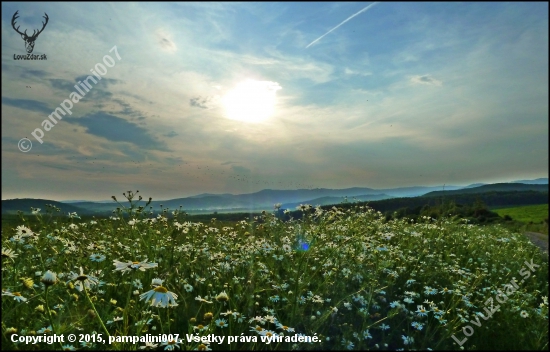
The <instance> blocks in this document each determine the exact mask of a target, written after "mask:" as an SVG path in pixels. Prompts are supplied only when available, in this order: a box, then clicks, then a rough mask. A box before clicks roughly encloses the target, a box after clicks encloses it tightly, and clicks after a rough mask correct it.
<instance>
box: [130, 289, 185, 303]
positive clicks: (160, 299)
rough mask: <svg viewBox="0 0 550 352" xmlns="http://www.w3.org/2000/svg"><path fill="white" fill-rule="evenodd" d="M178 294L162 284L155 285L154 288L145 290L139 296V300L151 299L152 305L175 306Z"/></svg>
mask: <svg viewBox="0 0 550 352" xmlns="http://www.w3.org/2000/svg"><path fill="white" fill-rule="evenodd" d="M177 298H178V295H177V294H175V293H174V292H170V291H168V289H166V287H164V286H157V287H155V288H154V289H152V290H150V291H147V292H145V293H143V294H141V295H140V296H139V300H140V301H141V300H145V301H149V300H151V306H153V307H162V308H166V307H175V306H177V305H178V304H177V303H176V299H177Z"/></svg>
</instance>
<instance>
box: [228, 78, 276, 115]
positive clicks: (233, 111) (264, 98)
mask: <svg viewBox="0 0 550 352" xmlns="http://www.w3.org/2000/svg"><path fill="white" fill-rule="evenodd" d="M279 89H281V86H280V85H279V84H278V83H277V82H271V81H256V80H252V79H249V80H246V81H244V82H241V83H239V84H238V85H237V86H236V87H235V88H233V89H232V90H231V91H229V92H228V93H227V94H226V95H225V96H224V97H223V100H222V101H223V105H224V107H225V113H226V116H227V118H229V119H231V120H237V121H244V122H253V123H258V122H262V121H265V120H267V119H268V118H269V117H270V116H271V115H273V113H274V111H275V102H276V97H275V94H276V92H277V90H279Z"/></svg>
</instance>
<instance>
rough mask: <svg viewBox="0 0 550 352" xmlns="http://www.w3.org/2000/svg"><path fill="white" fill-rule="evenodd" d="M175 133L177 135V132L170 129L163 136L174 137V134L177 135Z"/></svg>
mask: <svg viewBox="0 0 550 352" xmlns="http://www.w3.org/2000/svg"><path fill="white" fill-rule="evenodd" d="M177 135H178V134H177V133H176V132H174V131H170V132H168V133H165V134H163V136H164V137H168V138H172V137H175V136H177Z"/></svg>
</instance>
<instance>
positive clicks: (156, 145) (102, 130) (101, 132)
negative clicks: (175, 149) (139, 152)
mask: <svg viewBox="0 0 550 352" xmlns="http://www.w3.org/2000/svg"><path fill="white" fill-rule="evenodd" d="M63 120H64V121H67V122H69V123H72V124H77V125H80V126H83V127H86V132H88V133H90V134H93V135H95V136H98V137H102V138H105V139H107V140H109V141H112V142H129V143H132V144H134V145H135V146H137V147H140V148H149V149H156V150H161V151H167V150H168V149H167V148H166V146H165V145H164V144H163V143H161V142H159V141H157V140H156V139H155V138H154V137H153V136H151V135H150V134H149V132H148V131H147V130H145V129H144V128H142V127H140V126H138V125H136V124H133V123H131V122H128V121H126V120H124V119H122V118H120V117H116V116H113V115H109V114H107V113H104V112H98V113H95V114H88V115H86V116H84V117H81V118H75V117H66V118H64V119H63Z"/></svg>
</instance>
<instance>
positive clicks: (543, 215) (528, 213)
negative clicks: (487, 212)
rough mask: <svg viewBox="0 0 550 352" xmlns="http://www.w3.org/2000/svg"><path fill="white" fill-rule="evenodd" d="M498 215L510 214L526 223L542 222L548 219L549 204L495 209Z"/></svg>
mask: <svg viewBox="0 0 550 352" xmlns="http://www.w3.org/2000/svg"><path fill="white" fill-rule="evenodd" d="M493 211H494V212H496V213H497V214H498V215H500V216H502V217H504V216H505V215H508V216H510V217H511V218H512V219H514V220H517V221H521V222H524V223H529V222H533V223H540V222H543V221H544V219H548V204H540V205H528V206H523V207H513V208H502V209H495V210H493Z"/></svg>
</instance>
